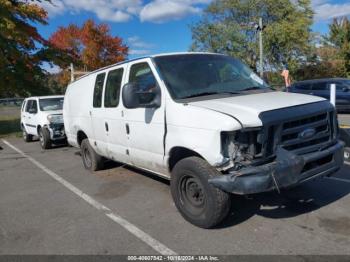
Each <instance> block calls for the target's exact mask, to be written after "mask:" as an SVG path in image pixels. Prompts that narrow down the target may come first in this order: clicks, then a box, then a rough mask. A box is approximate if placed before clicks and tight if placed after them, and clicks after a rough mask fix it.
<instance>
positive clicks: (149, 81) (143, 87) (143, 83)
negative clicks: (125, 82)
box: [129, 63, 157, 92]
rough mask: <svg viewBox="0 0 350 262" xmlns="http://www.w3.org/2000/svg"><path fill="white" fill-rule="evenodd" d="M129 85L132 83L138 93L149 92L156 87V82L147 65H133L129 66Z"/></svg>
mask: <svg viewBox="0 0 350 262" xmlns="http://www.w3.org/2000/svg"><path fill="white" fill-rule="evenodd" d="M129 83H133V84H135V85H136V86H137V88H138V89H139V90H140V91H143V92H146V91H150V90H152V89H154V88H156V86H157V80H156V78H155V77H154V75H153V73H152V70H151V68H150V67H149V65H148V63H140V64H134V65H132V66H131V69H130V75H129Z"/></svg>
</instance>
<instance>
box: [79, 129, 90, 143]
mask: <svg viewBox="0 0 350 262" xmlns="http://www.w3.org/2000/svg"><path fill="white" fill-rule="evenodd" d="M86 138H88V136H87V135H86V133H85V132H84V131H83V130H79V131H78V132H77V144H78V145H79V147H80V146H81V143H82V142H83V140H84V139H86Z"/></svg>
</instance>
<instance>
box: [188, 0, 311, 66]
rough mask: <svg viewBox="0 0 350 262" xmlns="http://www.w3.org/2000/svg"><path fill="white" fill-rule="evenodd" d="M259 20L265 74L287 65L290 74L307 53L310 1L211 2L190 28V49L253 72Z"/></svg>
mask: <svg viewBox="0 0 350 262" xmlns="http://www.w3.org/2000/svg"><path fill="white" fill-rule="evenodd" d="M259 17H262V18H263V21H264V24H265V25H266V28H265V30H264V52H265V54H264V63H265V66H264V67H265V70H266V69H267V70H269V71H271V70H275V69H279V68H281V67H282V66H283V65H286V64H288V66H289V68H290V70H291V71H292V72H293V71H294V70H296V68H297V67H298V65H299V64H300V63H302V62H303V61H304V60H305V57H306V55H307V54H308V52H309V51H310V46H311V40H312V34H311V30H310V27H311V25H312V19H313V11H312V9H311V6H310V0H298V1H290V0H214V1H213V2H212V3H211V4H210V5H209V6H208V8H207V9H206V10H205V12H204V15H203V17H202V19H201V20H200V21H199V22H198V23H196V24H194V25H193V26H192V38H193V44H192V47H191V49H192V50H197V51H211V52H219V53H225V54H228V55H232V56H235V57H238V58H240V59H242V60H244V61H245V62H246V63H247V64H249V65H250V66H251V67H252V68H254V69H255V68H256V66H257V64H258V60H259V49H258V34H257V31H256V29H255V28H254V24H256V23H257V22H258V20H259Z"/></svg>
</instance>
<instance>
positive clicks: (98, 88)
mask: <svg viewBox="0 0 350 262" xmlns="http://www.w3.org/2000/svg"><path fill="white" fill-rule="evenodd" d="M105 77H106V73H102V74H98V75H97V77H96V82H95V88H94V100H93V106H94V107H101V105H102V91H103V84H104V81H105Z"/></svg>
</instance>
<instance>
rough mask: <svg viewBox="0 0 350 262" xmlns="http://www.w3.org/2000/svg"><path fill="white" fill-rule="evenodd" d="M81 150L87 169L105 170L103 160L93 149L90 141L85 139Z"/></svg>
mask: <svg viewBox="0 0 350 262" xmlns="http://www.w3.org/2000/svg"><path fill="white" fill-rule="evenodd" d="M80 150H81V157H82V160H83V164H84V167H85V169H87V170H90V171H97V170H100V169H102V168H103V163H104V161H103V158H102V157H101V156H100V155H98V154H97V153H96V152H95V150H94V149H93V148H92V146H91V145H90V142H89V139H87V138H85V139H84V140H83V142H82V143H81V147H80Z"/></svg>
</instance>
